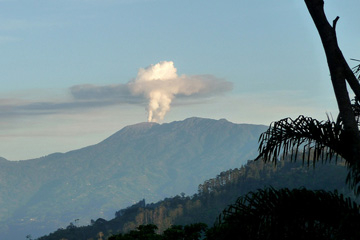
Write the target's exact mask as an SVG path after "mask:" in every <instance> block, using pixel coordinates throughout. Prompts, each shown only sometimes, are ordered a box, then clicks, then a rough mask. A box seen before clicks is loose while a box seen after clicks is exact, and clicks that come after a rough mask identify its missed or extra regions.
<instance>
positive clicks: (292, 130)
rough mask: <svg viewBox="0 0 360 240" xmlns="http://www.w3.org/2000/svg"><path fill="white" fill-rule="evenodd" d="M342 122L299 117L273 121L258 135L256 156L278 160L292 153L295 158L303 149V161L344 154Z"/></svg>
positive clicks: (330, 157) (323, 159)
mask: <svg viewBox="0 0 360 240" xmlns="http://www.w3.org/2000/svg"><path fill="white" fill-rule="evenodd" d="M342 130H343V129H342V124H341V121H337V122H334V121H332V120H330V119H328V120H327V121H318V120H316V119H313V118H310V117H305V116H302V115H301V116H299V117H298V118H296V119H295V120H293V119H291V118H284V119H282V120H280V121H277V122H273V123H272V124H271V125H270V127H269V129H268V130H267V131H266V132H264V133H262V134H261V135H260V138H259V143H260V144H259V156H258V157H257V158H256V159H260V158H262V159H264V161H273V162H274V163H276V162H277V161H278V159H279V158H280V156H283V157H284V156H285V155H289V154H290V155H291V159H292V160H295V159H296V158H297V155H298V153H299V152H300V151H302V157H301V158H302V160H303V161H307V162H308V164H310V160H311V159H313V160H314V161H313V164H315V161H318V160H322V161H323V162H324V161H325V162H326V161H330V160H331V159H332V157H333V156H336V157H338V156H339V155H340V156H341V155H342V152H343V148H342V144H341V133H342Z"/></svg>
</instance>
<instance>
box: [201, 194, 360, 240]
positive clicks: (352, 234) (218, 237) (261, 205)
mask: <svg viewBox="0 0 360 240" xmlns="http://www.w3.org/2000/svg"><path fill="white" fill-rule="evenodd" d="M207 239H208V240H225V239H226V240H229V239H241V240H250V239H251V240H262V239H276V240H282V239H304V240H308V239H317V240H325V239H326V240H329V239H339V240H340V239H342V240H355V239H360V212H359V208H358V205H357V204H356V203H355V202H352V201H351V200H350V198H347V199H345V198H344V197H343V196H342V195H338V194H337V193H332V192H325V191H309V190H306V189H304V188H303V189H293V190H289V189H287V188H285V189H280V190H275V189H274V188H267V189H264V190H258V191H256V192H250V193H248V194H247V195H245V196H242V197H240V198H238V200H237V201H236V203H235V204H233V205H230V206H229V207H228V208H227V209H225V210H224V211H223V213H222V214H221V215H220V217H219V219H218V222H217V223H216V224H215V226H214V227H213V228H211V229H210V230H209V231H208V232H207Z"/></svg>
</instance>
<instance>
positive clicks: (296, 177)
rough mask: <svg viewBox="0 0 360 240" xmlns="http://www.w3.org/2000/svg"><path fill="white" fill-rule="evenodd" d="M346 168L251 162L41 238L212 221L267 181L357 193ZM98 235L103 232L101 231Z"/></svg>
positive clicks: (48, 239)
mask: <svg viewBox="0 0 360 240" xmlns="http://www.w3.org/2000/svg"><path fill="white" fill-rule="evenodd" d="M345 178H346V168H345V167H344V166H343V165H342V163H341V162H340V163H338V165H333V164H326V165H321V164H319V165H317V167H316V168H315V169H313V168H312V167H310V168H308V167H307V166H303V165H302V162H301V161H298V162H295V163H293V162H289V161H288V160H284V161H281V162H279V163H278V165H277V166H274V165H272V164H264V163H263V162H262V161H256V162H254V161H249V162H248V163H247V164H246V165H244V166H241V167H240V168H235V169H231V170H228V171H224V172H221V173H220V174H218V175H217V176H216V177H215V178H212V179H209V180H206V181H205V182H204V183H203V184H200V185H199V187H198V193H197V194H194V195H192V196H186V195H185V194H180V195H177V196H175V197H171V198H166V199H164V200H162V201H159V202H157V203H154V204H146V203H145V200H141V201H139V202H138V203H137V204H135V205H133V206H131V207H128V208H126V209H122V210H120V211H118V212H116V214H115V218H114V219H112V220H110V221H106V220H104V219H101V218H100V219H97V220H96V221H93V222H92V223H91V225H89V226H86V227H77V226H75V225H74V223H72V224H70V225H69V226H68V227H67V228H66V229H59V230H58V231H56V232H54V233H52V234H49V235H48V236H44V237H41V238H39V240H53V239H54V240H55V239H56V240H57V239H61V238H65V239H68V240H72V239H74V240H75V239H98V237H99V236H100V235H101V236H103V237H104V238H103V239H106V237H109V236H111V235H112V234H116V233H119V232H127V231H129V230H132V229H134V228H136V227H137V226H139V225H142V224H150V223H152V224H155V225H157V226H158V228H159V230H160V231H163V230H165V229H167V228H168V227H169V226H171V225H173V224H176V225H177V224H181V225H186V224H191V223H198V222H203V223H206V224H208V225H209V226H211V225H212V224H213V223H214V222H215V220H216V218H217V216H218V215H219V214H220V213H221V212H222V210H223V209H224V208H226V207H227V206H228V205H229V204H233V203H234V202H235V200H236V199H237V198H238V197H239V196H242V195H244V194H246V193H248V192H249V191H255V190H257V189H259V188H264V187H266V186H273V187H274V188H282V187H288V188H290V189H291V188H299V187H306V188H308V189H314V190H315V189H324V190H331V191H332V190H334V189H337V190H338V191H339V192H340V193H343V194H344V195H345V196H351V197H353V195H352V193H351V192H349V191H348V188H347V186H346V185H345ZM99 234H100V235H99Z"/></svg>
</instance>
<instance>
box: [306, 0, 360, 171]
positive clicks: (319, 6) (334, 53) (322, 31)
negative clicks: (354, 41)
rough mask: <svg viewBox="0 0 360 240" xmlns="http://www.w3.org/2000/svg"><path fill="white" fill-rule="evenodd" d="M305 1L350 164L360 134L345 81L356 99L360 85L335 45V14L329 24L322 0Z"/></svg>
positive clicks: (359, 154)
mask: <svg viewBox="0 0 360 240" xmlns="http://www.w3.org/2000/svg"><path fill="white" fill-rule="evenodd" d="M305 3H306V6H307V8H308V10H309V13H310V15H311V17H312V19H313V21H314V23H315V26H316V28H317V30H318V32H319V35H320V38H321V41H322V45H323V47H324V50H325V54H326V58H327V62H328V66H329V70H330V74H331V81H332V85H333V88H334V92H335V96H336V100H337V104H338V108H339V111H340V117H341V120H342V121H343V125H344V138H343V140H344V143H343V145H344V146H343V147H344V148H345V149H346V150H347V151H346V152H347V153H348V154H346V156H343V157H344V158H345V159H346V160H347V161H348V162H349V164H350V165H353V164H356V163H358V162H359V160H360V134H359V129H358V124H357V121H356V119H355V115H354V112H353V110H352V106H351V101H350V97H349V94H348V91H347V88H346V81H347V82H348V83H349V85H350V87H351V89H352V90H353V92H354V93H355V95H356V96H357V97H358V99H360V85H359V82H358V81H357V79H356V77H355V75H354V73H353V72H352V71H351V69H350V67H349V65H348V64H347V62H346V61H345V58H344V56H343V54H342V52H341V51H340V48H339V46H338V42H337V38H336V32H335V27H336V23H337V21H338V19H339V17H337V18H336V19H335V20H334V21H333V26H331V25H330V24H329V22H328V20H327V19H326V15H325V12H324V1H323V0H305Z"/></svg>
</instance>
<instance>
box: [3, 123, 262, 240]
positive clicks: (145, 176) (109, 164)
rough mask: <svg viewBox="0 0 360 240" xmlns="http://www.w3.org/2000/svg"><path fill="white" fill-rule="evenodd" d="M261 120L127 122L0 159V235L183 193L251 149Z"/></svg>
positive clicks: (36, 232) (14, 235)
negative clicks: (30, 154) (88, 137)
mask: <svg viewBox="0 0 360 240" xmlns="http://www.w3.org/2000/svg"><path fill="white" fill-rule="evenodd" d="M265 130H266V127H265V126H260V125H247V124H234V123H231V122H228V121H226V120H224V119H223V120H211V119H203V118H189V119H186V120H184V121H177V122H172V123H166V124H161V125H159V124H155V123H140V124H135V125H132V126H128V127H125V128H123V129H122V130H120V131H119V132H117V133H115V134H114V135H112V136H111V137H109V138H108V139H106V140H104V141H103V142H101V143H99V144H96V145H93V146H89V147H86V148H83V149H79V150H75V151H71V152H68V153H64V154H61V153H56V154H51V155H49V156H46V157H42V158H39V159H33V160H26V161H19V162H13V161H7V160H5V159H0V202H1V205H0V234H1V239H7V240H12V239H21V238H24V236H26V235H27V234H31V235H32V236H33V237H34V236H36V237H39V236H42V235H44V234H46V233H49V232H52V231H55V230H56V229H58V228H59V227H63V228H66V226H67V225H68V224H69V222H74V219H79V221H77V223H76V224H75V223H74V224H75V225H76V226H79V225H85V224H88V223H89V222H90V220H91V219H96V218H105V219H110V218H111V217H113V214H114V212H115V211H117V210H119V209H121V208H124V207H126V206H130V205H131V204H134V203H135V202H137V201H139V200H140V199H143V198H146V200H147V201H148V202H156V201H159V200H161V199H163V198H164V197H167V196H175V195H176V194H178V193H181V192H185V193H187V194H194V193H196V191H197V186H198V184H199V183H201V182H203V181H205V180H206V179H208V178H211V177H213V176H216V174H217V173H218V172H220V171H224V170H227V169H230V168H235V167H238V166H239V165H241V164H244V163H246V161H247V160H248V159H252V158H254V157H255V156H256V149H257V140H258V137H259V136H260V133H261V132H263V131H265Z"/></svg>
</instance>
